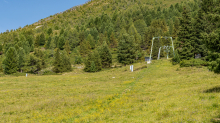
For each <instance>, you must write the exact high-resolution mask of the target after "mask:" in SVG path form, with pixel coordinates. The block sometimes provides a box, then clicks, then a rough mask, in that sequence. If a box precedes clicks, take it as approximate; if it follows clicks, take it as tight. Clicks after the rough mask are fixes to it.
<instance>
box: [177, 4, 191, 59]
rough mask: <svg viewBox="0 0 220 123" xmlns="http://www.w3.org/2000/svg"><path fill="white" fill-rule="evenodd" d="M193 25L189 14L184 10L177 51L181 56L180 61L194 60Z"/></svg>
mask: <svg viewBox="0 0 220 123" xmlns="http://www.w3.org/2000/svg"><path fill="white" fill-rule="evenodd" d="M191 36H192V25H191V18H190V15H189V12H188V10H187V9H186V8H184V10H183V13H182V18H181V20H180V31H179V33H178V42H177V50H178V53H179V55H180V59H181V60H182V59H186V60H189V59H191V58H194V52H195V50H194V48H193V46H192V40H191V39H190V38H191Z"/></svg>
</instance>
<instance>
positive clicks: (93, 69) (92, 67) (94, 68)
mask: <svg viewBox="0 0 220 123" xmlns="http://www.w3.org/2000/svg"><path fill="white" fill-rule="evenodd" d="M90 72H96V65H95V62H94V61H92V62H91V67H90Z"/></svg>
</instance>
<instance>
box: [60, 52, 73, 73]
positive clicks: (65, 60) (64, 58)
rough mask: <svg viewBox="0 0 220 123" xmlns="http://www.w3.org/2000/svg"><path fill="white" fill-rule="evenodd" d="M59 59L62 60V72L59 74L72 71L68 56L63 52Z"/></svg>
mask: <svg viewBox="0 0 220 123" xmlns="http://www.w3.org/2000/svg"><path fill="white" fill-rule="evenodd" d="M61 59H62V62H63V71H61V72H68V71H72V66H71V62H70V58H69V56H68V54H67V52H66V51H65V50H64V52H63V53H62V55H61Z"/></svg>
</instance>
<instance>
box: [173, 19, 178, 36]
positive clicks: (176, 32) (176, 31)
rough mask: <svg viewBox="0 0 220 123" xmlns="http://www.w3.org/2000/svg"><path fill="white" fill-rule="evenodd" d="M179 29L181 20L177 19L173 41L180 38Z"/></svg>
mask: <svg viewBox="0 0 220 123" xmlns="http://www.w3.org/2000/svg"><path fill="white" fill-rule="evenodd" d="M179 29H180V22H179V19H178V18H175V22H174V29H173V35H172V37H173V39H176V38H177V37H178V33H179Z"/></svg>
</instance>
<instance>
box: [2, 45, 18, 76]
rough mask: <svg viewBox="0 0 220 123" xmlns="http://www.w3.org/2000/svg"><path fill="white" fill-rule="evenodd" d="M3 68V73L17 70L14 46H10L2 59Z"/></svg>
mask: <svg viewBox="0 0 220 123" xmlns="http://www.w3.org/2000/svg"><path fill="white" fill-rule="evenodd" d="M3 64H4V65H3V69H4V73H5V74H12V73H16V72H17V70H18V56H17V52H16V50H15V48H14V47H10V48H9V49H8V51H7V53H6V57H5V59H4V61H3Z"/></svg>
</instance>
